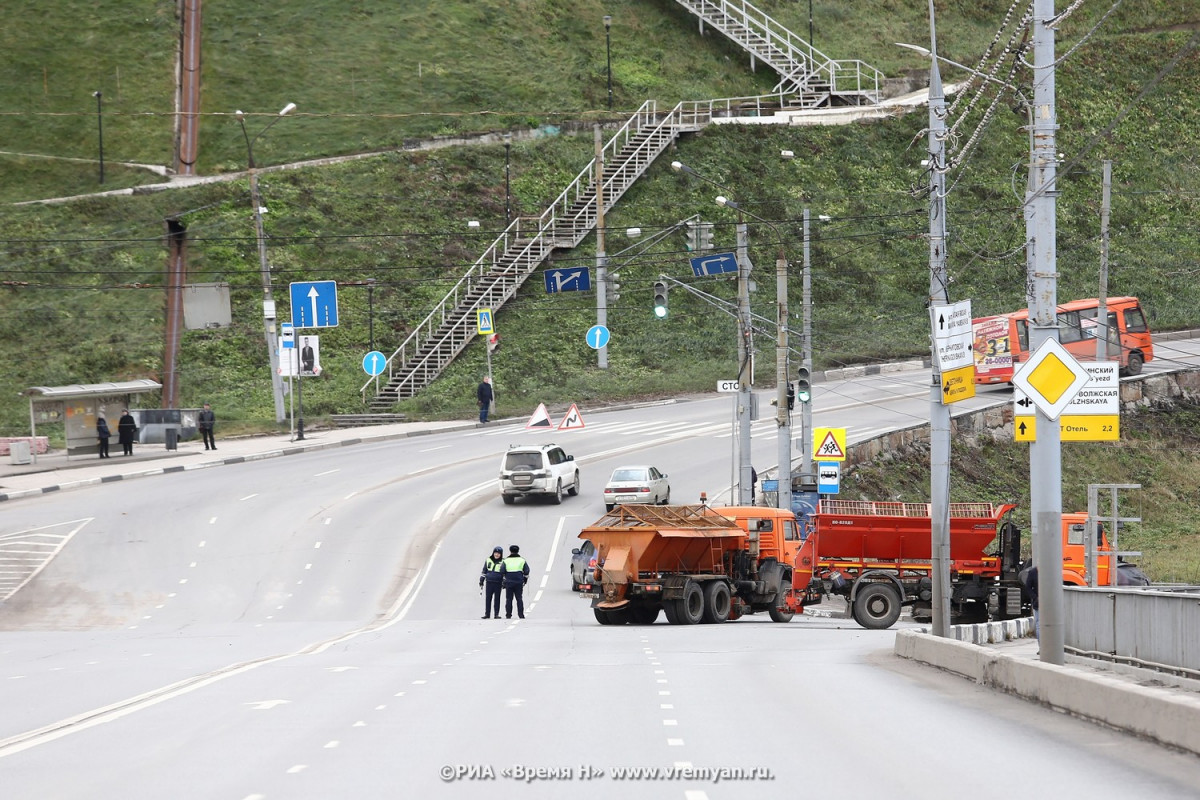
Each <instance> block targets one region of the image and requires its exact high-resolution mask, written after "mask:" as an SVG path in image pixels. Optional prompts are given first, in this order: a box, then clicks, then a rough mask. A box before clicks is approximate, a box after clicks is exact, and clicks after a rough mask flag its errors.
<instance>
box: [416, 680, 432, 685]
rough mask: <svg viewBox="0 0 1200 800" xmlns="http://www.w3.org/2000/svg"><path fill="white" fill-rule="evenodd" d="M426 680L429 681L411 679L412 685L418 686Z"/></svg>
mask: <svg viewBox="0 0 1200 800" xmlns="http://www.w3.org/2000/svg"><path fill="white" fill-rule="evenodd" d="M428 682H429V681H424V680H420V681H413V686H420V685H422V684H425V683H428Z"/></svg>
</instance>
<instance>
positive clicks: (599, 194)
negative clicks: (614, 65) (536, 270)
mask: <svg viewBox="0 0 1200 800" xmlns="http://www.w3.org/2000/svg"><path fill="white" fill-rule="evenodd" d="M605 19H607V17H606V18H605ZM592 130H593V132H594V137H595V143H596V324H597V325H603V326H605V327H607V326H608V255H607V254H606V253H605V252H604V143H603V142H602V141H601V138H600V126H599V125H596V126H594V127H593V128H592ZM596 366H597V367H599V368H600V369H608V345H607V344H606V345H604V346H603V347H597V348H596Z"/></svg>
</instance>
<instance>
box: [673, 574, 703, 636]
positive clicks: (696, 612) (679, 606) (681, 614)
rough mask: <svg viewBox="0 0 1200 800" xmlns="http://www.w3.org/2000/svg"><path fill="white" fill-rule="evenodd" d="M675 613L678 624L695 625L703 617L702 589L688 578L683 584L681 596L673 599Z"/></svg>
mask: <svg viewBox="0 0 1200 800" xmlns="http://www.w3.org/2000/svg"><path fill="white" fill-rule="evenodd" d="M675 615H676V616H677V617H678V618H679V624H680V625H696V624H698V623H699V622H700V620H702V619H704V590H703V589H701V588H700V584H698V583H696V582H695V581H692V580H689V581H688V582H687V583H685V584H684V585H683V597H682V598H681V599H679V600H676V601H675Z"/></svg>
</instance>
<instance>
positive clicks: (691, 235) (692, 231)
mask: <svg viewBox="0 0 1200 800" xmlns="http://www.w3.org/2000/svg"><path fill="white" fill-rule="evenodd" d="M687 249H688V250H689V251H690V252H693V253H695V252H696V251H698V250H699V249H700V226H699V224H698V223H695V222H689V223H687Z"/></svg>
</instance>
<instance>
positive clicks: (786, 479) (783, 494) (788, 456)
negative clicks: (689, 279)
mask: <svg viewBox="0 0 1200 800" xmlns="http://www.w3.org/2000/svg"><path fill="white" fill-rule="evenodd" d="M776 235H778V233H776ZM787 267H788V262H787V254H786V253H785V252H784V249H783V239H780V240H779V256H778V257H777V258H776V259H775V298H776V303H777V304H778V310H777V314H776V317H775V319H776V323H775V329H776V344H775V387H776V389H777V390H778V391H777V393H776V395H775V398H776V399H775V402H776V404H777V406H778V407H777V409H776V412H777V414H776V418H775V419H776V422H777V423H778V427H779V430H778V431H777V437H776V442H777V446H778V452H777V456H778V463H779V468H778V473H779V475H778V478H779V481H778V483H779V502H778V507H779V508H786V509H790V508H791V507H792V411H791V409H789V408H788V400H787V399H788V386H789V385H790V381H789V378H788V274H787Z"/></svg>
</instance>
